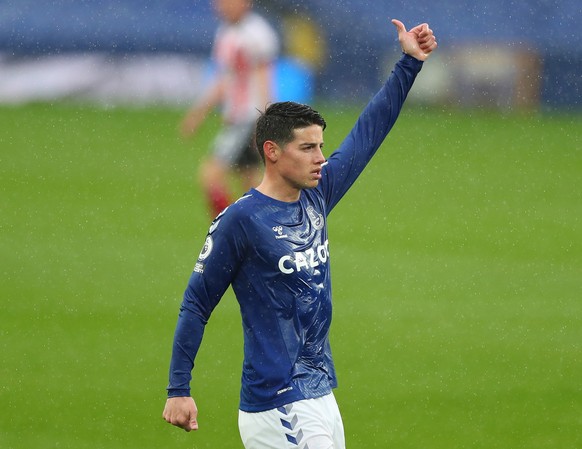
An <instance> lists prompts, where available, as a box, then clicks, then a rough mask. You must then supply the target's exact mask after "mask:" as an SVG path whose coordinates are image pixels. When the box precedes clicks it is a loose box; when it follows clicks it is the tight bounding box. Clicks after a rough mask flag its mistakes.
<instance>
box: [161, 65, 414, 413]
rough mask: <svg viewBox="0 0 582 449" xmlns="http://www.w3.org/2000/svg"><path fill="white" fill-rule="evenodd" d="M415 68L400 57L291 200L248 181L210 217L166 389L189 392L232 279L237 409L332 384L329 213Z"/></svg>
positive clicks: (310, 393)
mask: <svg viewBox="0 0 582 449" xmlns="http://www.w3.org/2000/svg"><path fill="white" fill-rule="evenodd" d="M421 67H422V62H420V61H418V60H416V59H414V58H412V57H410V56H407V55H403V56H402V58H401V59H400V61H399V62H398V63H397V64H396V66H395V68H394V70H393V72H392V74H391V75H390V77H389V79H388V81H387V82H386V84H385V85H384V86H383V87H382V89H381V90H380V91H379V92H378V93H377V94H376V95H375V97H374V98H373V99H372V100H371V102H370V103H369V104H368V105H367V106H366V108H365V109H364V111H363V112H362V114H361V115H360V117H359V118H358V120H357V122H356V124H355V126H354V127H353V129H352V130H351V132H350V133H349V134H348V136H347V137H346V138H345V140H344V141H343V143H342V144H341V146H340V147H339V148H338V150H337V151H335V152H334V153H333V154H332V155H331V156H330V157H329V158H328V160H327V163H326V164H325V165H324V166H323V168H322V174H321V175H322V177H321V180H320V181H319V184H318V186H317V187H316V188H313V189H306V190H303V191H302V192H301V195H300V198H299V200H298V201H296V202H291V203H288V202H282V201H278V200H275V199H273V198H270V197H268V196H266V195H263V194H262V193H260V192H258V191H257V190H254V189H251V190H250V191H249V192H248V193H247V194H245V195H244V196H243V197H242V198H240V199H239V200H238V201H237V202H235V203H234V204H232V205H231V206H229V207H228V208H227V209H225V210H224V211H223V212H222V213H221V214H220V215H219V216H218V217H216V219H215V220H214V221H213V222H212V225H211V226H210V229H209V230H208V234H207V236H206V240H205V242H204V246H203V248H202V251H201V252H200V254H199V256H198V260H197V262H196V265H195V267H194V271H193V273H192V275H191V277H190V280H189V283H188V287H187V289H186V291H185V293H184V299H183V301H182V306H181V309H180V315H179V318H178V324H177V327H176V333H175V337H174V345H173V352H172V360H171V365H170V384H169V386H168V395H169V396H170V397H173V396H189V395H190V380H191V371H192V369H193V367H194V359H195V357H196V353H197V351H198V348H199V346H200V343H201V341H202V334H203V332H204V327H205V325H206V323H207V321H208V319H209V317H210V315H211V313H212V310H213V309H214V307H216V305H217V304H218V302H219V301H220V299H221V297H222V296H223V294H224V292H225V291H226V289H227V288H228V287H229V286H231V285H232V288H233V291H234V293H235V295H236V297H237V300H238V302H239V305H240V310H241V315H242V323H243V331H244V362H243V368H242V386H241V395H240V409H241V410H243V411H247V412H258V411H263V410H269V409H272V408H275V407H279V406H282V405H285V404H288V403H290V402H294V401H298V400H302V399H308V398H316V397H320V396H323V395H325V394H328V393H330V392H331V389H332V388H334V387H336V385H337V381H336V373H335V369H334V364H333V359H332V355H331V349H330V344H329V338H328V336H329V328H330V324H331V317H332V297H331V296H332V295H331V274H330V245H329V241H328V234H327V216H328V215H329V213H330V212H331V210H332V209H333V208H334V206H335V205H336V204H337V203H338V201H339V200H340V199H341V198H342V197H343V195H344V194H345V193H346V192H347V191H348V189H349V188H350V186H351V185H352V184H353V183H354V181H355V180H356V178H357V177H358V175H359V174H360V173H361V172H362V170H363V169H364V167H365V166H366V164H367V163H368V162H369V161H370V159H371V158H372V156H373V155H374V154H375V152H376V150H377V149H378V148H379V147H380V145H381V144H382V142H383V141H384V139H385V137H386V135H387V134H388V132H389V131H390V129H391V128H392V126H393V125H394V123H395V121H396V118H397V117H398V114H399V113H400V110H401V108H402V104H403V102H404V100H405V98H406V95H407V94H408V91H409V90H410V88H411V86H412V83H413V81H414V79H415V77H416V75H417V73H418V72H419V71H420V69H421Z"/></svg>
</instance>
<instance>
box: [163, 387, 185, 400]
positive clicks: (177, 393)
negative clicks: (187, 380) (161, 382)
mask: <svg viewBox="0 0 582 449" xmlns="http://www.w3.org/2000/svg"><path fill="white" fill-rule="evenodd" d="M189 396H190V390H189V389H185V390H175V389H169V388H168V397H169V398H181V397H189Z"/></svg>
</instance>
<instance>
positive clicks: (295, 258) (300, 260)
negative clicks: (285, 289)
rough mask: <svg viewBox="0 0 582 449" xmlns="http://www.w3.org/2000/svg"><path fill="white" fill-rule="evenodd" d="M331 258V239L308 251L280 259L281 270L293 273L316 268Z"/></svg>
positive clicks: (284, 272) (285, 272)
mask: <svg viewBox="0 0 582 449" xmlns="http://www.w3.org/2000/svg"><path fill="white" fill-rule="evenodd" d="M327 259H329V241H328V240H326V241H325V243H323V244H322V245H317V246H313V247H311V248H309V249H308V250H307V251H302V252H297V253H293V255H286V256H283V257H281V258H280V259H279V270H280V271H281V273H283V274H292V273H296V272H299V271H301V270H303V269H309V268H315V267H317V266H318V265H320V264H323V263H326V262H327Z"/></svg>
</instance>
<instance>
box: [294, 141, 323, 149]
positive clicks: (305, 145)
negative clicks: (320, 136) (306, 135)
mask: <svg viewBox="0 0 582 449" xmlns="http://www.w3.org/2000/svg"><path fill="white" fill-rule="evenodd" d="M299 146H300V147H301V148H312V147H317V146H319V147H320V148H323V142H304V143H301V144H299Z"/></svg>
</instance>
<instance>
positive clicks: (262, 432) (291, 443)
mask: <svg viewBox="0 0 582 449" xmlns="http://www.w3.org/2000/svg"><path fill="white" fill-rule="evenodd" d="M238 427H239V431H240V436H241V438H242V441H243V444H244V447H245V449H345V447H346V442H345V436H344V426H343V423H342V418H341V416H340V412H339V408H338V406H337V402H336V400H335V397H334V395H333V393H331V394H328V395H326V396H323V397H321V398H317V399H304V400H302V401H297V402H293V403H291V404H287V405H285V406H283V407H278V408H275V409H272V410H267V411H264V412H257V413H248V412H243V411H241V410H239V414H238Z"/></svg>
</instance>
